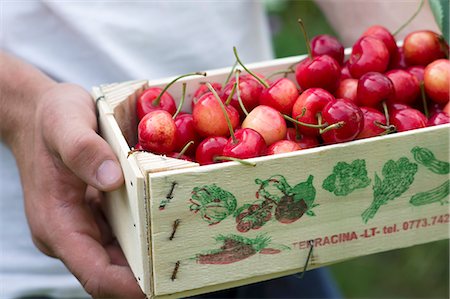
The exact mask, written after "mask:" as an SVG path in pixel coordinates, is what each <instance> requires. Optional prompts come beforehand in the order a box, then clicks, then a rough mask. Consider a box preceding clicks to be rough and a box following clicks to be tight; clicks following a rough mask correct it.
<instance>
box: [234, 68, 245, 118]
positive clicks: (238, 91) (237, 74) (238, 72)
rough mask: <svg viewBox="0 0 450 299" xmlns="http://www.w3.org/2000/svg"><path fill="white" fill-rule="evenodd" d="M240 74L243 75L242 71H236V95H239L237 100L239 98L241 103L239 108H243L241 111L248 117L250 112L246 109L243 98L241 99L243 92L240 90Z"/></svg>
mask: <svg viewBox="0 0 450 299" xmlns="http://www.w3.org/2000/svg"><path fill="white" fill-rule="evenodd" d="M240 74H241V71H240V70H236V74H235V76H236V84H237V89H236V95H237V98H238V101H239V106H241V109H242V111H243V112H244V114H245V115H248V111H247V109H245V106H244V102H243V101H242V98H241V90H240V89H239V75H240Z"/></svg>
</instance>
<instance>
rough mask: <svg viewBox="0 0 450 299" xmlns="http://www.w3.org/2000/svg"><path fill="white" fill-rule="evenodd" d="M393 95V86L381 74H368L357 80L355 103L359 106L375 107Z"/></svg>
mask: <svg viewBox="0 0 450 299" xmlns="http://www.w3.org/2000/svg"><path fill="white" fill-rule="evenodd" d="M393 94H394V84H392V81H391V80H390V79H389V78H388V77H386V76H385V75H383V74H381V73H377V72H369V73H366V74H364V75H363V76H362V77H361V78H359V80H358V89H357V103H358V105H359V106H368V107H375V106H377V105H378V104H379V103H381V102H382V101H384V100H386V99H388V98H390V97H392V95H393Z"/></svg>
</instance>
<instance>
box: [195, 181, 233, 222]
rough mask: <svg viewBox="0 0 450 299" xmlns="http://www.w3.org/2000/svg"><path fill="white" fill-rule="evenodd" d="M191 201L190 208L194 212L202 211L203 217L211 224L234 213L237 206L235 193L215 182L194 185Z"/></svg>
mask: <svg viewBox="0 0 450 299" xmlns="http://www.w3.org/2000/svg"><path fill="white" fill-rule="evenodd" d="M190 202H191V203H192V204H191V206H190V207H189V209H190V210H191V211H193V212H194V213H197V212H200V215H201V217H202V219H203V220H204V221H206V222H208V223H209V224H210V225H213V224H217V223H219V222H220V221H222V220H224V219H225V218H227V217H228V216H229V215H231V214H233V212H234V210H235V209H236V206H237V200H236V198H235V197H234V195H233V194H231V193H230V192H228V191H226V190H224V189H222V188H220V187H218V186H216V185H215V184H212V185H204V186H202V187H194V189H193V190H192V196H191V199H190Z"/></svg>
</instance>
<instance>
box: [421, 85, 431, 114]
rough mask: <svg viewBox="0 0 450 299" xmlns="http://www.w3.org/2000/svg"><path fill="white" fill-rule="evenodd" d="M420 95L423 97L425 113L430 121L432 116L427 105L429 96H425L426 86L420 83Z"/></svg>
mask: <svg viewBox="0 0 450 299" xmlns="http://www.w3.org/2000/svg"><path fill="white" fill-rule="evenodd" d="M420 93H421V95H422V104H423V113H424V114H425V116H426V118H427V119H428V116H429V115H430V114H429V112H428V104H427V96H426V95H425V84H424V83H423V81H422V82H420Z"/></svg>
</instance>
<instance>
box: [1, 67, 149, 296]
mask: <svg viewBox="0 0 450 299" xmlns="http://www.w3.org/2000/svg"><path fill="white" fill-rule="evenodd" d="M18 64H19V66H21V63H20V62H19V63H18ZM25 68H27V67H25ZM31 72H35V71H34V70H33V71H31ZM27 74H28V73H27ZM39 74H41V75H42V73H40V72H35V74H34V76H36V78H35V79H37V80H40V79H42V78H40V77H39ZM2 75H4V74H2ZM27 76H28V75H27ZM5 77H7V75H5ZM32 77H33V76H32ZM17 79H19V78H17ZM19 81H21V83H22V84H21V86H20V88H22V90H21V91H20V92H19V91H17V92H15V90H14V88H12V87H11V88H5V85H3V86H2V87H4V90H6V94H8V95H9V96H10V98H8V99H7V98H2V101H1V102H2V103H1V104H2V105H13V104H14V102H15V103H16V104H17V105H18V106H19V107H21V111H18V110H17V107H11V106H8V107H7V106H3V107H2V111H0V112H1V114H2V116H4V118H3V119H10V120H11V121H10V123H9V124H7V123H2V125H1V126H2V128H1V129H2V130H1V132H2V138H3V139H4V140H5V141H6V142H7V143H8V144H9V146H10V147H11V149H12V151H13V153H14V155H15V157H16V160H17V164H18V167H19V170H20V175H21V181H22V187H23V190H24V200H25V210H26V215H27V219H28V223H29V226H30V229H31V233H32V236H33V241H34V243H35V244H36V246H37V247H38V248H39V249H40V250H41V251H42V252H43V253H45V254H47V255H49V256H52V257H56V258H59V259H61V260H62V261H63V262H64V264H65V265H66V266H67V268H68V269H69V270H70V271H71V272H72V273H73V274H74V275H75V276H76V277H77V278H78V280H79V281H80V282H81V284H82V285H83V287H84V288H85V290H86V291H87V292H88V293H89V294H91V295H92V296H93V297H96V298H97V297H108V298H112V297H120V298H142V297H144V295H143V293H142V291H141V290H140V288H139V286H138V284H137V282H136V280H135V278H134V276H133V274H132V272H131V270H130V268H129V267H128V265H127V263H126V261H125V258H124V257H123V254H122V252H121V250H120V248H119V247H118V245H117V244H116V243H114V241H113V240H114V239H113V238H112V235H111V232H110V230H109V227H108V225H107V223H106V222H105V220H104V218H103V217H102V213H101V211H100V209H99V203H100V200H101V197H100V192H99V191H109V190H113V189H116V188H118V187H119V186H121V185H122V183H123V175H122V172H121V169H120V166H119V164H118V161H117V159H116V157H115V156H114V153H113V152H112V150H111V149H110V147H109V145H108V144H107V143H106V142H105V141H104V140H103V139H102V138H101V137H100V136H99V135H98V134H97V133H96V130H97V122H96V117H95V107H94V103H93V101H92V99H91V98H90V95H89V94H88V93H87V92H86V91H85V90H83V89H82V88H80V87H78V86H75V85H71V84H56V83H54V82H51V80H49V79H48V78H46V79H45V80H42V81H41V82H40V83H41V84H40V85H39V87H33V82H35V81H33V80H31V79H30V78H28V79H23V80H22V79H21V80H19ZM27 89H28V90H33V92H32V93H29V92H27ZM11 96H15V97H16V100H15V101H11V100H10V99H11ZM24 103H28V104H29V105H24ZM24 109H26V110H24ZM11 125H13V126H14V127H11ZM8 126H9V127H8ZM88 186H89V187H88Z"/></svg>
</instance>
